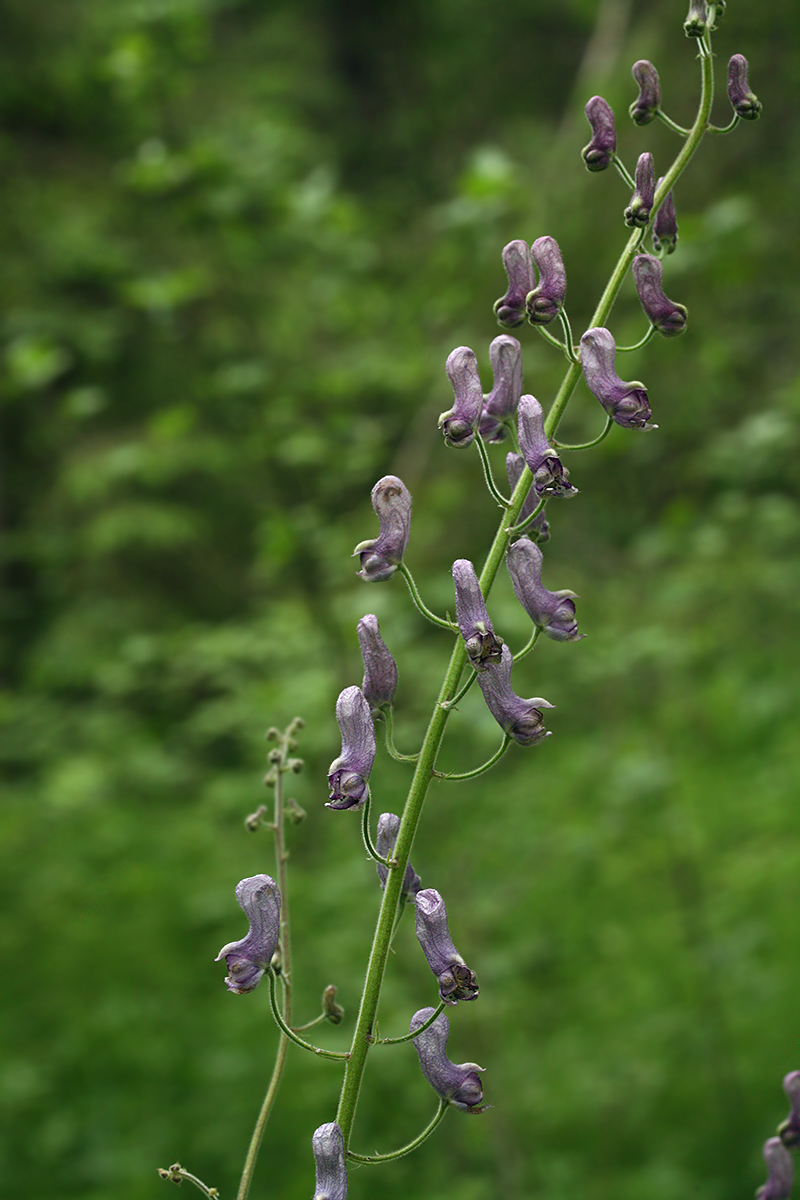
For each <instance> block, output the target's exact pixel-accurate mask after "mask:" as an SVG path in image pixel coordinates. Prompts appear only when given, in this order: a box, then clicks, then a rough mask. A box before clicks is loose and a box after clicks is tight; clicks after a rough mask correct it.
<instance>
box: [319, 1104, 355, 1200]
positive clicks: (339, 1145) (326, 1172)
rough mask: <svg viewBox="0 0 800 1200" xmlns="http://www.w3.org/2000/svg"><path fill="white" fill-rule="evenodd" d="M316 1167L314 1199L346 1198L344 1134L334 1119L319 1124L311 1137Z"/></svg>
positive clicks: (337, 1199)
mask: <svg viewBox="0 0 800 1200" xmlns="http://www.w3.org/2000/svg"><path fill="white" fill-rule="evenodd" d="M311 1149H312V1150H313V1152H314V1162H315V1164H316V1168H317V1186H316V1188H315V1190H314V1200H346V1197H347V1167H346V1166H345V1161H344V1136H343V1134H342V1131H341V1129H340V1128H339V1126H338V1125H337V1124H336V1122H335V1121H329V1122H328V1123H327V1125H320V1127H319V1129H315V1130H314V1133H313V1136H312V1138H311Z"/></svg>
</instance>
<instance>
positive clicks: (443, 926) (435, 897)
mask: <svg viewBox="0 0 800 1200" xmlns="http://www.w3.org/2000/svg"><path fill="white" fill-rule="evenodd" d="M478 678H480V676H479V677H478ZM417 939H418V941H419V944H420V946H421V947H422V953H423V954H424V955H425V957H426V958H427V960H428V966H429V967H430V969H431V970H432V971H433V973H434V975H435V976H436V978H437V980H438V981H439V995H440V997H441V998H442V1000H444V1002H445V1004H457V1003H458V1001H459V1000H477V999H478V977H477V975H476V974H475V972H474V971H472V970H470V968H469V967H468V966H467V964H466V963H465V962H464V959H463V958H462V957H461V955H460V954H459V953H458V951H457V950H456V948H455V946H454V945H453V942H452V940H451V938H450V931H449V929H448V928H447V909H446V908H445V906H444V900H443V899H442V897H441V896H440V895H439V893H438V892H437V891H436V889H435V888H423V890H422V891H420V892H417Z"/></svg>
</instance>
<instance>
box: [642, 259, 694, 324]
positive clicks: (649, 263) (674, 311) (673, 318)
mask: <svg viewBox="0 0 800 1200" xmlns="http://www.w3.org/2000/svg"><path fill="white" fill-rule="evenodd" d="M631 270H632V272H633V280H634V283H635V284H636V291H637V293H638V295H639V300H640V301H641V304H642V308H643V309H644V311H645V316H646V317H647V319H648V320H649V321H651V322H652V323H653V325H654V326H655V327H656V329H657V330H658V332H659V333H660V334H663V336H664V337H677V336H678V334H680V333H683V332H684V330H685V329H686V318H687V316H688V310H687V309H686V307H685V305H683V304H675V303H674V301H672V300H668V299H667V297H666V296H665V295H664V289H663V288H662V286H661V278H662V276H663V274H664V268H663V266H662V265H661V263H660V261H659V260H658V259H657V258H654V257H653V255H652V254H637V255H636V257H635V258H634V260H633V263H632V265H631Z"/></svg>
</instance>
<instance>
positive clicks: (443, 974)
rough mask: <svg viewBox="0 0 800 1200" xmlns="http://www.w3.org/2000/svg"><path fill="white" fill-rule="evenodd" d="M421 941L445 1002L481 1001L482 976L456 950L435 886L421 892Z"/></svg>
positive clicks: (418, 893)
mask: <svg viewBox="0 0 800 1200" xmlns="http://www.w3.org/2000/svg"><path fill="white" fill-rule="evenodd" d="M417 940H418V941H419V944H420V946H421V947H422V953H423V954H424V955H425V957H426V959H427V960H428V966H429V967H430V969H431V970H432V971H433V973H434V975H435V976H436V979H437V980H438V983H439V995H440V997H441V999H442V1000H444V1002H445V1004H457V1003H458V1001H459V1000H477V998H478V977H477V976H476V974H475V972H474V971H472V970H471V969H470V968H469V967H468V966H467V964H466V963H465V962H464V959H463V958H462V957H461V955H460V954H459V953H458V951H457V950H456V948H455V946H454V945H453V941H452V939H451V937H450V930H449V929H448V927H447V909H446V908H445V904H444V900H443V899H442V897H441V896H440V895H439V893H438V892H437V891H436V889H435V888H423V889H422V891H420V892H417Z"/></svg>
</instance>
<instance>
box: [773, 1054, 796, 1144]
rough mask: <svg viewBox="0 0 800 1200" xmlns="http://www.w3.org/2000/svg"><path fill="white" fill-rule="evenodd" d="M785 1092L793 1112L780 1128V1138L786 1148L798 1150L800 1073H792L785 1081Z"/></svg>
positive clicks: (785, 1077) (786, 1076)
mask: <svg viewBox="0 0 800 1200" xmlns="http://www.w3.org/2000/svg"><path fill="white" fill-rule="evenodd" d="M783 1090H784V1091H785V1092H786V1095H787V1096H788V1097H789V1103H790V1104H791V1106H792V1108H791V1112H790V1113H789V1116H788V1117H787V1118H786V1120H785V1121H784V1122H783V1124H782V1125H780V1126H779V1127H778V1136H779V1138H780V1139H781V1141H782V1142H783V1144H784V1146H791V1147H792V1149H796V1148H797V1147H798V1146H800V1071H790V1072H789V1074H788V1075H785V1076H784V1079H783Z"/></svg>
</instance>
